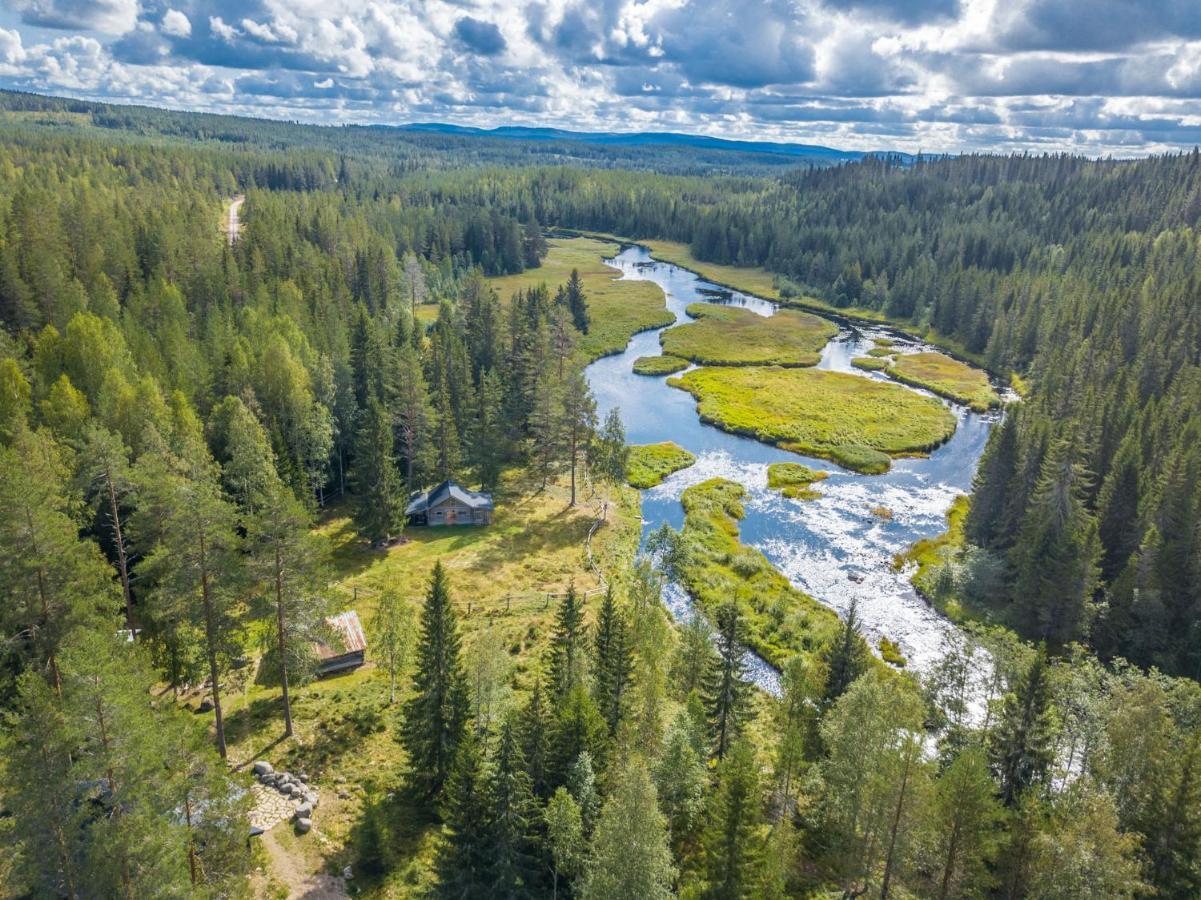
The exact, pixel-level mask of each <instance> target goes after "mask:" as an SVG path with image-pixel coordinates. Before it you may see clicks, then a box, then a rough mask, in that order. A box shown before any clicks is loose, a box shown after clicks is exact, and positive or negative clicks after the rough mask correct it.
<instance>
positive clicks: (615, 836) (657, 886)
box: [580, 759, 675, 900]
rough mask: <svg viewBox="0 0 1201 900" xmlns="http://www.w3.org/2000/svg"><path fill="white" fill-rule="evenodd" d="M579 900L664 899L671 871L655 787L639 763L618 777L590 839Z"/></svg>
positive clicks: (628, 766)
mask: <svg viewBox="0 0 1201 900" xmlns="http://www.w3.org/2000/svg"><path fill="white" fill-rule="evenodd" d="M591 849H592V852H591V860H590V862H589V866H588V872H587V875H586V876H585V879H584V884H583V886H582V889H581V891H580V895H581V896H582V897H583V898H584V900H667V898H668V897H671V896H672V891H671V884H672V880H673V879H674V877H675V867H674V866H673V865H672V862H671V850H670V848H669V847H668V845H667V827H666V823H665V822H664V819H663V814H662V813H661V812H659V805H658V801H657V798H656V796H655V786H654V784H653V783H652V782H651V780H650V776H649V775H647V773H646V765H645V763H644V762H643V761H642V760H638V759H634V760H631V761H630V763H629V764H627V765H626V767H625V768H624V769H623V770H622V771H621V772H620V773H619V774H618V777H617V779H616V782H615V784H614V786H613V791H612V793H611V795H610V797H609V799H608V800H607V801H606V802H605V805H604V808H603V809H602V810H601V814H600V819H599V821H598V822H597V825H596V833H595V834H594V835H593V838H592V848H591Z"/></svg>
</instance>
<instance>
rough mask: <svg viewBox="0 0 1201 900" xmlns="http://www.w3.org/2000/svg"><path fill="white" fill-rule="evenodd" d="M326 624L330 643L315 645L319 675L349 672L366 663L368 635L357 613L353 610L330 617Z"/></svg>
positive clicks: (320, 642)
mask: <svg viewBox="0 0 1201 900" xmlns="http://www.w3.org/2000/svg"><path fill="white" fill-rule="evenodd" d="M325 624H326V625H327V626H329V631H330V635H329V643H325V642H324V641H318V642H317V643H316V644H314V649H315V650H316V651H317V674H318V675H332V674H334V673H335V672H347V671H349V670H351V669H357V668H358V667H359V666H361V665H362V664H363V663H364V662H366V658H367V635H366V634H365V633H364V631H363V623H362V622H360V621H359V614H358V613H357V612H355V611H354V610H353V609H351V610H347V611H346V612H344V613H339V614H338V615H336V616H330V617H329V618H328V619H326V620H325Z"/></svg>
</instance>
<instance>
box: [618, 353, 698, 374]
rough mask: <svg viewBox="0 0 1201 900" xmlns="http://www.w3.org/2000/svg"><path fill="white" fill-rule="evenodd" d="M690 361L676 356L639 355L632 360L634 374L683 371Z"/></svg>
mask: <svg viewBox="0 0 1201 900" xmlns="http://www.w3.org/2000/svg"><path fill="white" fill-rule="evenodd" d="M690 365H692V363H690V362H689V361H688V360H686V359H680V358H679V357H678V356H665V355H659V356H640V357H638V358H637V359H636V360H634V365H633V367H632V368H633V371H634V374H635V375H674V374H675V373H676V372H683V371H684V370H685V369H687V368H688V367H689V366H690Z"/></svg>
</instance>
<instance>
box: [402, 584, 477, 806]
mask: <svg viewBox="0 0 1201 900" xmlns="http://www.w3.org/2000/svg"><path fill="white" fill-rule="evenodd" d="M469 708H470V707H469V702H468V697H467V684H466V680H465V678H464V677H463V667H462V662H461V660H460V647H459V630H458V623H457V621H456V616H455V611H454V606H453V605H452V603H451V599H450V589H449V587H448V585H447V583H446V572H445V570H443V568H442V563H441V562H438V563H435V564H434V571H433V574H432V575H431V576H430V586H429V590H428V591H427V593H426V595H425V606H424V607H423V608H422V611H421V642H420V644H419V648H418V651H417V672H416V675H415V676H414V678H413V696H412V697H411V698H410V699H409V701H408V702H407V703H406V704H405V718H404V724H403V726H402V728H401V741H402V743H403V744H404V747H405V750H406V751H408V754H409V778H410V782H411V784H412V785H413V787H414V788H415V789H416V790H417V791H418V792H419V793H420V794H421V795H423V796H425V797H436V796H438V795H439V794H441V792H442V790H443V788H444V787H445V785H446V779H447V778H448V777H449V775H450V768H451V765H452V764H453V763H454V758H455V754H456V752H457V751H458V747H459V744H461V743H462V742H463V737H464V735H465V734H466V733H467V731H468V729H467V718H468V710H469Z"/></svg>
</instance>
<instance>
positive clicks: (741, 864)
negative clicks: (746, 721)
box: [702, 740, 763, 900]
mask: <svg viewBox="0 0 1201 900" xmlns="http://www.w3.org/2000/svg"><path fill="white" fill-rule="evenodd" d="M762 821H763V798H762V796H761V795H760V782H759V771H758V768H757V767H756V765H755V754H754V751H753V750H752V749H751V746H750V744H748V743H747V742H746V741H743V740H740V741H738V742H737V743H735V744H734V745H733V746H732V747H731V748H730V752H729V753H728V754H727V755H726V757H725V758H724V759H723V760H722V761H721V763H720V764H719V765H718V767H717V790H716V791H715V792H714V793H713V795H712V800H711V802H710V807H709V814H708V822H707V823H706V828H705V834H704V837H703V838H702V840H703V843H704V847H705V882H706V885H705V892H704V896H705V897H708V898H713V900H740V898H743V897H754V896H757V893H758V889H759V881H760V877H761V875H762V872H761V871H760V869H761V866H762V860H763V847H762V836H761V835H760V833H759V832H760V825H761V823H762Z"/></svg>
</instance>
